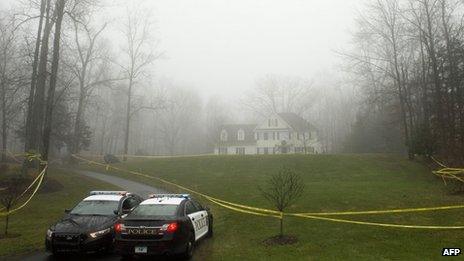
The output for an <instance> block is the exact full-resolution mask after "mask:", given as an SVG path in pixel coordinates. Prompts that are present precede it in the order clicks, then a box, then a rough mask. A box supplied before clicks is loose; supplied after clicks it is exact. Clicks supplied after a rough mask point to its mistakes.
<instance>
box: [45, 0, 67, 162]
mask: <svg viewBox="0 0 464 261" xmlns="http://www.w3.org/2000/svg"><path fill="white" fill-rule="evenodd" d="M65 4H66V0H58V1H57V2H56V14H57V16H56V24H55V35H54V40H53V61H52V72H51V75H50V87H49V88H48V95H47V108H46V114H45V123H44V135H43V152H42V156H43V159H44V160H45V161H47V160H48V153H49V148H50V133H51V129H52V123H53V105H54V102H55V89H56V79H57V74H58V68H59V65H60V63H59V62H60V43H61V24H62V22H63V16H64V6H65Z"/></svg>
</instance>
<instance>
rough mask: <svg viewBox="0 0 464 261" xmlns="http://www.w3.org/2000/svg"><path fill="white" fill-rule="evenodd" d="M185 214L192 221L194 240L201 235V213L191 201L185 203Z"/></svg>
mask: <svg viewBox="0 0 464 261" xmlns="http://www.w3.org/2000/svg"><path fill="white" fill-rule="evenodd" d="M185 214H187V216H188V217H189V219H190V221H191V222H192V225H193V229H194V231H195V241H196V240H198V239H199V238H200V237H201V236H202V226H201V225H202V221H201V219H202V217H201V213H200V212H199V211H198V210H197V209H196V207H195V206H194V205H193V204H192V202H191V201H187V203H185Z"/></svg>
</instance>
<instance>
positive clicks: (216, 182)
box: [83, 155, 464, 260]
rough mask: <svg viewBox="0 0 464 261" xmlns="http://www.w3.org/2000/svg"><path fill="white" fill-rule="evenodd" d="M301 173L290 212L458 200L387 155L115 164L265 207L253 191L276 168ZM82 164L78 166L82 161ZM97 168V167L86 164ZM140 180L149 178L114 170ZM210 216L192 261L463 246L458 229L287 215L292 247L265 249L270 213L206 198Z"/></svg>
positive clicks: (370, 254)
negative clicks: (301, 186) (299, 194)
mask: <svg viewBox="0 0 464 261" xmlns="http://www.w3.org/2000/svg"><path fill="white" fill-rule="evenodd" d="M284 165H285V166H289V167H292V168H295V169H296V170H297V171H298V172H300V173H301V175H302V177H303V179H304V181H305V185H306V189H305V193H304V197H303V198H302V199H301V200H300V201H299V202H298V204H296V205H294V206H292V207H291V209H290V211H291V212H308V211H311V212H315V211H344V210H376V209H394V208H409V207H428V206H442V205H458V204H462V203H463V199H464V198H463V197H462V196H456V195H451V194H450V193H449V190H448V189H447V188H445V187H444V186H443V183H442V181H441V180H439V179H437V178H436V177H434V176H433V175H432V174H431V173H430V171H429V170H428V169H427V168H426V167H424V166H422V165H421V164H419V163H414V162H410V161H408V160H406V159H404V158H403V157H401V156H394V155H314V156H306V155H292V156H243V157H220V156H206V157H195V158H166V159H150V160H140V159H139V160H133V161H130V162H129V163H127V164H116V166H119V167H124V168H130V169H133V170H138V171H141V172H144V173H147V174H150V175H154V176H159V177H162V178H165V179H167V180H170V181H173V182H177V183H179V184H181V185H184V186H187V187H190V188H193V189H196V190H199V191H201V192H204V193H206V194H210V195H212V196H215V197H218V198H222V199H224V200H229V201H233V202H237V203H242V204H248V205H252V206H257V207H266V208H271V206H270V205H269V204H268V203H267V202H266V201H265V200H264V199H263V197H262V196H261V195H260V193H259V192H258V190H257V187H258V186H259V185H264V184H265V181H266V180H267V179H268V177H269V176H270V175H272V174H274V173H276V171H277V170H278V169H279V168H280V167H281V166H284ZM83 167H85V165H83ZM91 168H94V169H98V170H100V171H102V172H104V169H103V168H99V167H91ZM113 174H115V175H119V176H123V177H126V178H130V179H133V180H139V181H143V182H145V183H147V184H152V185H155V186H157V185H160V184H158V183H157V182H156V181H154V180H151V179H147V178H142V177H137V176H131V175H128V174H122V173H113ZM206 204H208V205H210V206H211V207H212V210H213V212H214V215H215V226H214V228H215V236H214V238H213V239H211V240H207V241H205V242H204V243H203V244H201V245H200V247H199V248H198V249H197V252H196V257H198V258H199V260H240V259H241V260H313V259H314V260H321V259H322V260H333V259H350V260H358V259H362V260H382V259H384V260H389V259H395V260H397V259H408V260H424V259H425V260H427V259H428V260H432V259H437V258H439V257H441V250H442V248H444V247H464V243H463V242H462V241H463V239H464V234H463V232H464V231H462V230H454V231H430V230H420V229H419V230H412V229H397V228H380V227H369V226H360V225H352V224H340V223H331V222H326V221H314V220H304V219H299V218H286V220H285V223H286V226H285V229H286V232H287V233H289V234H293V235H296V236H297V237H298V238H299V243H297V244H296V245H293V246H282V247H266V246H264V245H263V244H262V243H261V242H262V241H263V240H265V239H266V238H268V237H270V236H273V235H275V234H276V233H277V232H278V221H277V220H275V219H272V218H265V217H264V218H263V217H256V216H250V215H246V214H241V213H236V212H232V211H230V210H227V209H223V208H221V207H218V206H215V205H212V204H210V203H206ZM463 214H464V210H448V211H440V212H430V213H429V212H428V213H414V214H393V215H392V214H390V215H377V216H367V215H366V216H355V217H348V218H351V219H353V220H363V221H373V222H388V223H398V224H418V225H457V224H459V225H464V220H462V216H463Z"/></svg>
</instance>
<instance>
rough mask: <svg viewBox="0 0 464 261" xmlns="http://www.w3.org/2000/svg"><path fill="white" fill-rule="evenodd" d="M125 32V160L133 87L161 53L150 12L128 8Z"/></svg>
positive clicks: (122, 66)
mask: <svg viewBox="0 0 464 261" xmlns="http://www.w3.org/2000/svg"><path fill="white" fill-rule="evenodd" d="M123 27H124V29H123V33H124V36H125V38H126V46H125V48H123V52H124V54H125V55H126V56H127V57H126V58H127V62H126V63H125V64H124V65H120V66H121V68H122V69H123V72H124V75H125V76H126V77H127V79H128V81H129V83H128V87H127V108H126V119H125V121H126V122H125V126H126V129H125V136H124V160H126V155H127V154H128V151H129V138H130V127H131V126H130V125H131V117H132V116H133V112H132V99H133V95H134V91H133V87H134V86H135V85H136V84H137V80H138V79H139V78H140V77H141V76H142V75H143V74H144V73H146V72H147V69H148V67H149V66H150V65H151V64H152V63H153V62H154V61H155V60H156V59H158V58H159V57H160V56H161V54H160V53H158V52H157V51H156V50H155V48H156V43H157V42H156V40H155V39H153V37H152V34H151V32H152V30H153V26H152V22H151V21H150V18H149V14H147V13H144V12H143V11H142V10H140V9H132V10H130V9H129V8H128V9H127V17H126V20H125V22H124V25H123Z"/></svg>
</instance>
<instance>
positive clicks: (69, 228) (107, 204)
mask: <svg viewBox="0 0 464 261" xmlns="http://www.w3.org/2000/svg"><path fill="white" fill-rule="evenodd" d="M141 201H142V198H141V197H139V196H138V195H135V194H132V193H128V192H126V191H92V192H90V195H89V196H88V197H86V198H85V199H84V200H83V201H81V202H80V203H79V204H77V205H76V206H75V207H74V208H73V209H71V210H65V213H66V215H65V216H64V217H63V218H62V219H61V220H60V221H58V222H57V223H56V224H54V225H52V226H51V227H50V228H49V229H48V230H47V233H46V236H45V246H46V249H47V251H49V252H51V253H53V254H62V253H70V252H81V253H88V252H98V251H105V250H109V249H111V248H112V244H113V241H114V231H113V228H114V224H115V222H116V221H117V220H118V219H119V218H120V217H121V216H124V215H127V214H128V213H130V212H131V211H132V210H133V209H134V208H135V207H136V206H138V205H139V204H140V202H141Z"/></svg>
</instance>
